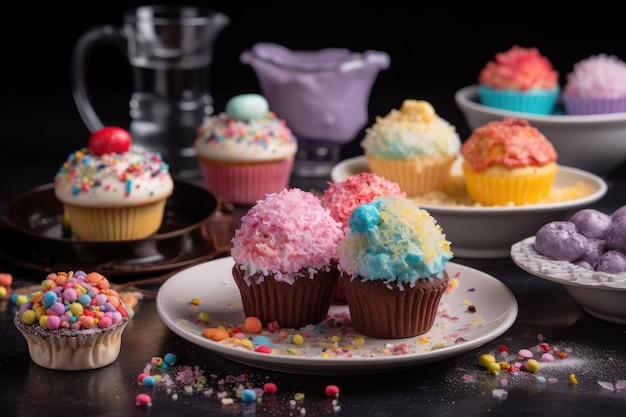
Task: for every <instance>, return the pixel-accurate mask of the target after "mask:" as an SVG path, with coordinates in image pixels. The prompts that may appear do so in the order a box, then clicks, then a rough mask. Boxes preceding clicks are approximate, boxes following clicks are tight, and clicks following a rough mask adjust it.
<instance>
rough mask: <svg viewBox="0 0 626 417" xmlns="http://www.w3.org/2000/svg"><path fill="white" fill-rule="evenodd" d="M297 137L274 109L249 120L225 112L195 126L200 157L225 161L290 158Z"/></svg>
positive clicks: (295, 149)
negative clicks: (233, 117) (237, 118)
mask: <svg viewBox="0 0 626 417" xmlns="http://www.w3.org/2000/svg"><path fill="white" fill-rule="evenodd" d="M297 149H298V147H297V140H296V138H295V136H294V135H293V134H292V132H291V130H290V129H289V128H288V127H287V126H286V124H285V121H284V120H281V119H278V118H277V117H276V115H275V114H274V113H273V112H268V113H266V114H265V115H264V116H263V117H259V118H255V119H251V120H246V121H243V120H235V119H232V118H231V117H230V116H229V115H228V114H226V113H220V114H219V115H217V116H211V117H209V118H207V119H206V120H205V122H204V123H203V124H202V126H200V128H199V129H198V138H197V140H196V150H197V152H198V155H199V156H200V158H202V157H204V158H207V159H211V160H219V161H225V162H234V161H242V162H255V161H258V162H262V161H275V160H282V159H286V158H292V157H293V156H294V155H295V154H296V151H297Z"/></svg>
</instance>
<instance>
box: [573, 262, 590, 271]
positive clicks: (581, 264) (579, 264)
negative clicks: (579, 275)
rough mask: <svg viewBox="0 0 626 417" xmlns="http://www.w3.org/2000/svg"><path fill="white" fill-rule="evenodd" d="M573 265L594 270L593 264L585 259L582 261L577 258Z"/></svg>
mask: <svg viewBox="0 0 626 417" xmlns="http://www.w3.org/2000/svg"><path fill="white" fill-rule="evenodd" d="M574 265H578V266H579V267H581V268H585V269H589V270H590V271H595V268H594V267H593V265H591V264H590V263H589V262H587V261H583V260H582V259H579V260H577V261H576V262H574Z"/></svg>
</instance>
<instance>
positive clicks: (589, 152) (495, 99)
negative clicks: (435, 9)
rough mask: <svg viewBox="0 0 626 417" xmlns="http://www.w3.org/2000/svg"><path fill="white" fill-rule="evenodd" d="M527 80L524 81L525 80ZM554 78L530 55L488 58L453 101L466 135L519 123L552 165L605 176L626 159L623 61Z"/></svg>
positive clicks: (543, 61)
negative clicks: (552, 151) (533, 133)
mask: <svg viewBox="0 0 626 417" xmlns="http://www.w3.org/2000/svg"><path fill="white" fill-rule="evenodd" d="M529 74H530V75H529ZM565 79H566V82H565V84H564V85H563V87H562V88H561V85H560V84H559V73H558V72H557V70H556V69H554V68H553V66H552V65H551V63H550V61H549V60H548V58H547V57H545V56H544V55H542V54H541V53H540V52H539V50H538V49H537V48H523V47H520V46H517V45H515V46H513V47H512V48H511V49H509V50H507V51H504V52H500V53H497V54H495V56H494V59H493V60H492V61H490V62H488V63H487V64H486V65H485V66H484V67H483V69H482V70H481V71H480V73H479V76H478V80H477V83H476V84H474V85H469V86H466V87H463V88H461V89H459V90H458V91H457V92H456V93H455V96H454V99H455V102H456V104H457V106H458V107H459V109H460V110H461V112H462V114H463V116H464V117H465V120H466V122H467V124H468V126H469V128H470V130H473V129H475V128H476V127H478V126H482V125H484V124H485V123H488V122H490V121H494V120H499V119H502V118H503V117H507V116H512V117H521V118H524V119H526V120H528V121H529V123H530V124H531V125H533V126H534V127H536V128H538V129H539V130H540V131H541V132H542V133H543V134H544V135H545V136H546V137H547V138H548V140H550V142H552V144H553V145H554V147H555V148H556V150H557V152H558V154H559V163H561V164H563V165H566V166H571V167H575V168H579V169H582V170H584V171H588V172H591V173H594V174H597V175H601V176H606V175H608V174H609V173H610V172H611V171H612V170H614V169H616V168H618V167H619V166H620V165H621V164H622V163H623V162H624V159H625V155H626V140H625V139H626V137H625V134H624V132H625V131H626V62H624V61H622V60H621V59H620V58H618V57H616V56H613V55H605V54H598V55H592V56H590V57H588V58H586V59H583V60H581V61H579V62H577V63H575V64H574V65H573V68H572V70H571V71H570V72H568V73H567V74H566V78H565Z"/></svg>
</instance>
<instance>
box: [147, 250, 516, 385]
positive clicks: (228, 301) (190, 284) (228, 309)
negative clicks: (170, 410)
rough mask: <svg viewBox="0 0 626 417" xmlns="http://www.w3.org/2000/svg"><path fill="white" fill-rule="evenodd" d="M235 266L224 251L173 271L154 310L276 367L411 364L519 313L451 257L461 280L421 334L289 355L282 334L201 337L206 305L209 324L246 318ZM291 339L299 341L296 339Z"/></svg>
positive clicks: (451, 350) (235, 354)
mask: <svg viewBox="0 0 626 417" xmlns="http://www.w3.org/2000/svg"><path fill="white" fill-rule="evenodd" d="M232 266H233V259H232V258H231V257H227V258H220V259H216V260H213V261H210V262H206V263H203V264H199V265H196V266H193V267H190V268H187V269H185V270H182V271H180V272H178V273H176V274H174V275H173V276H172V277H170V278H169V279H168V280H167V281H166V282H165V283H164V284H163V285H162V286H161V288H160V289H159V292H158V294H157V299H156V306H157V311H158V313H159V316H160V317H161V319H162V320H163V321H164V322H165V324H166V325H167V326H168V327H169V328H170V329H171V330H172V331H173V332H174V333H176V334H178V335H179V336H181V337H182V338H184V339H186V340H188V341H189V342H191V343H194V344H196V345H198V346H200V347H203V348H206V349H208V350H210V351H212V352H214V353H216V354H218V355H221V356H223V357H225V358H228V359H231V360H233V361H236V362H239V363H243V364H246V365H250V366H255V367H259V368H264V369H270V370H273V371H282V372H290V373H299V374H320V375H328V374H342V375H345V374H368V373H380V372H388V371H392V370H396V369H403V368H410V367H414V366H419V365H423V364H426V363H430V362H433V361H438V360H441V359H445V358H449V357H452V356H455V355H459V354H461V353H464V352H467V351H470V350H472V349H474V348H476V347H479V346H481V345H483V344H485V343H487V342H489V341H491V340H493V339H495V338H496V337H498V336H500V335H501V334H503V333H504V332H505V331H506V330H507V329H508V328H509V327H511V325H512V324H513V322H514V321H515V319H516V318H517V312H518V306H517V301H516V300H515V297H514V296H513V294H512V293H511V291H510V290H509V289H508V288H507V287H506V286H505V285H504V284H503V283H502V282H500V281H499V280H497V279H496V278H494V277H492V276H490V275H488V274H485V273H483V272H481V271H478V270H475V269H472V268H469V267H466V266H463V265H458V264H454V263H448V273H449V274H450V277H451V278H452V279H453V278H457V280H458V285H457V286H456V287H455V288H454V289H453V290H452V291H451V292H450V293H446V294H444V295H443V297H442V300H441V305H440V308H439V313H438V314H437V318H436V320H435V323H434V325H433V328H432V329H431V330H430V331H429V332H428V333H426V334H424V335H422V336H417V337H413V338H407V339H395V340H383V339H375V338H369V337H366V338H365V344H364V345H363V346H361V347H359V348H357V349H356V350H353V351H352V353H353V356H352V357H350V358H349V357H346V356H337V357H331V358H322V357H320V355H319V353H320V352H321V348H319V347H311V348H304V345H303V346H300V348H302V351H303V352H304V353H305V355H304V356H294V355H289V354H287V353H282V352H284V348H285V347H287V346H288V345H286V343H285V342H283V343H282V344H281V345H282V346H280V345H275V348H277V351H279V353H278V354H266V353H258V352H254V351H251V350H248V349H245V348H242V347H234V346H229V345H226V344H222V343H220V342H215V341H212V340H210V339H207V338H205V337H203V336H202V334H201V333H202V329H203V327H204V325H202V323H201V322H199V321H198V320H194V318H195V317H197V315H198V314H199V313H200V312H206V313H207V314H208V315H209V318H210V323H209V325H210V326H214V325H216V324H218V323H226V324H231V325H234V324H236V323H241V322H243V320H244V318H245V317H244V314H243V309H242V306H241V297H240V295H239V289H238V288H237V285H236V284H235V282H234V280H233V278H232V275H231V268H232ZM193 298H198V299H199V300H200V304H199V305H198V306H194V305H192V304H191V303H190V301H191V300H192V299H193ZM469 304H472V305H474V306H475V307H476V312H474V313H470V312H469V311H468V305H469ZM329 314H330V316H331V317H337V318H339V317H346V314H349V310H348V307H347V306H345V305H333V306H331V309H330V311H329ZM348 317H349V316H348ZM339 329H340V328H339V327H328V328H327V329H326V330H324V338H325V339H324V340H327V339H328V338H329V337H331V336H333V335H340V334H341V335H343V333H340V332H339ZM344 330H345V329H344ZM292 333H293V332H292ZM342 337H346V336H342ZM424 337H427V338H428V340H426V339H424ZM461 338H462V339H461ZM444 341H446V343H447V344H446V345H445V346H443V347H438V348H433V347H435V346H436V345H437V344H440V343H441V344H443V343H444ZM400 342H407V343H409V344H410V345H411V346H412V349H411V352H410V353H407V354H404V355H396V356H391V355H388V354H383V353H375V354H374V357H365V356H364V355H365V354H366V353H368V352H370V353H371V352H378V351H380V350H382V349H384V348H385V346H386V344H387V343H391V344H396V343H400ZM455 342H456V343H455ZM289 346H291V347H293V348H298V346H295V345H289Z"/></svg>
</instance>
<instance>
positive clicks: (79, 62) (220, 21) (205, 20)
mask: <svg viewBox="0 0 626 417" xmlns="http://www.w3.org/2000/svg"><path fill="white" fill-rule="evenodd" d="M229 23H230V20H229V18H228V17H227V16H226V15H224V14H222V13H219V12H216V11H213V10H209V9H204V8H198V7H191V6H141V7H137V8H134V9H130V10H128V11H126V12H125V13H124V15H123V25H122V26H119V27H118V26H114V25H101V26H95V27H93V28H91V29H88V30H87V31H86V32H85V33H83V34H82V35H81V36H80V37H79V39H78V41H77V43H76V45H75V47H74V54H73V57H72V72H71V83H72V84H71V85H72V93H73V96H74V101H75V103H76V106H77V108H78V112H79V114H80V116H81V118H82V120H83V122H84V123H85V125H86V126H87V128H88V129H89V130H90V131H92V132H93V131H94V130H97V129H100V128H102V127H103V126H105V125H106V122H105V121H103V120H101V118H100V116H99V115H98V114H97V113H96V111H95V109H94V106H93V104H92V101H91V100H90V95H89V91H88V88H87V79H86V78H87V75H86V73H87V61H88V58H89V55H90V54H91V52H92V49H93V48H94V47H95V46H96V45H99V44H103V43H109V44H113V45H116V46H117V47H119V48H120V49H121V50H122V52H123V53H124V54H125V55H126V57H127V58H128V61H129V63H130V66H131V68H132V80H133V92H132V95H131V98H130V101H129V104H128V105H129V113H130V118H131V122H130V127H129V131H130V133H131V135H132V137H133V142H134V143H136V144H139V145H142V146H144V147H145V148H147V149H149V150H153V151H159V152H161V153H162V154H163V158H164V160H165V161H166V162H167V163H169V165H170V167H171V168H172V171H173V173H178V174H180V175H181V176H185V175H184V174H183V172H185V171H186V170H189V169H192V167H195V166H196V161H195V151H194V149H193V143H194V140H195V136H196V129H197V127H198V126H199V125H200V124H201V123H202V120H203V118H204V117H205V116H206V115H210V114H212V113H213V98H212V97H211V94H210V92H209V70H210V66H211V63H212V61H213V49H214V44H215V41H216V38H217V36H218V35H219V34H220V33H221V31H222V29H223V28H224V27H226V26H227V25H228V24H229Z"/></svg>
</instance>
